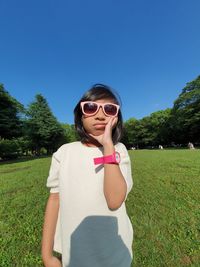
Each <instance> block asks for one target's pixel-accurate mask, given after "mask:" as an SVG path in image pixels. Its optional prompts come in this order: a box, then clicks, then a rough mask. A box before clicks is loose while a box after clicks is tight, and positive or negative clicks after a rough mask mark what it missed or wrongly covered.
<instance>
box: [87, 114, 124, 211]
mask: <svg viewBox="0 0 200 267" xmlns="http://www.w3.org/2000/svg"><path fill="white" fill-rule="evenodd" d="M116 123H117V118H111V119H110V121H109V122H108V124H107V125H106V127H105V131H104V134H102V135H99V136H94V135H92V134H91V136H92V137H93V138H94V139H96V140H97V141H98V142H99V143H100V144H101V145H103V148H104V156H107V155H111V154H113V152H114V151H115V148H114V144H113V141H112V130H113V128H114V127H115V125H116ZM126 192H127V185H126V182H125V180H124V177H123V175H122V173H121V170H120V168H119V165H117V164H104V195H105V198H106V202H107V205H108V207H109V208H110V209H112V210H115V209H118V208H119V207H120V206H121V205H122V203H123V202H124V200H125V197H126Z"/></svg>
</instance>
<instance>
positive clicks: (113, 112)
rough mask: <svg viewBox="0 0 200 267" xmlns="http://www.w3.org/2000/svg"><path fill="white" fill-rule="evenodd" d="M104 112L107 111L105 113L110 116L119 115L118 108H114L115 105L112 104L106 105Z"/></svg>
mask: <svg viewBox="0 0 200 267" xmlns="http://www.w3.org/2000/svg"><path fill="white" fill-rule="evenodd" d="M104 110H105V113H106V114H107V115H108V116H115V115H117V107H116V106H114V105H112V104H108V105H105V106H104Z"/></svg>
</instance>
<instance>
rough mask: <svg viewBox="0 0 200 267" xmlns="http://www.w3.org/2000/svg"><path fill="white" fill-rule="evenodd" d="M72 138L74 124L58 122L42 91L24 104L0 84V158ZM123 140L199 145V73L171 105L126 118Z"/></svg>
mask: <svg viewBox="0 0 200 267" xmlns="http://www.w3.org/2000/svg"><path fill="white" fill-rule="evenodd" d="M75 140H78V136H77V135H76V132H75V129H74V125H69V124H63V123H60V122H59V121H58V120H57V119H56V117H55V116H54V115H53V113H52V111H51V109H50V107H49V105H48V102H47V100H46V99H45V98H44V97H43V96H42V95H41V94H37V95H36V96H35V99H34V100H33V102H31V103H30V104H29V105H28V107H24V106H23V105H22V104H21V103H20V102H19V101H17V100H16V99H15V98H14V97H12V96H11V95H10V94H9V92H8V91H6V90H5V88H4V86H3V84H0V158H1V159H8V158H15V157H18V156H22V155H41V154H51V153H52V152H54V151H55V150H56V149H57V148H58V147H59V146H60V145H62V144H64V143H68V142H73V141H75ZM122 141H123V142H124V144H125V145H126V146H127V147H128V148H130V147H135V148H152V147H158V146H159V145H162V146H168V147H170V146H186V145H187V143H188V142H192V143H194V144H195V145H199V144H200V76H198V77H197V78H196V79H195V80H193V81H191V82H188V83H187V84H186V86H185V87H184V88H183V89H182V92H181V93H180V95H179V96H178V98H177V99H176V100H175V101H174V104H173V107H172V108H167V109H165V110H159V111H156V112H153V113H152V114H150V115H149V116H146V117H144V118H142V119H140V120H138V119H136V118H130V119H129V120H127V121H125V122H124V136H123V140H122Z"/></svg>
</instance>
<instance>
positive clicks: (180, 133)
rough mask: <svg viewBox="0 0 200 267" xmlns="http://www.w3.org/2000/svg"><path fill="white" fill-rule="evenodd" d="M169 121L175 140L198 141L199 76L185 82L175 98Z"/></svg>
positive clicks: (199, 121) (199, 124)
mask: <svg viewBox="0 0 200 267" xmlns="http://www.w3.org/2000/svg"><path fill="white" fill-rule="evenodd" d="M171 121H172V124H173V126H174V127H173V130H174V132H176V136H177V137H178V138H177V140H176V141H178V142H183V143H188V142H189V141H192V142H197V143H199V142H200V134H199V133H200V76H198V77H197V78H196V79H195V80H193V81H191V82H189V83H187V84H186V86H185V87H184V88H183V90H182V92H181V94H180V95H179V97H178V98H177V99H176V100H175V102H174V106H173V110H172V118H171Z"/></svg>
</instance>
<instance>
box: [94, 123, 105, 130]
mask: <svg viewBox="0 0 200 267" xmlns="http://www.w3.org/2000/svg"><path fill="white" fill-rule="evenodd" d="M94 127H95V128H96V129H104V128H105V127H106V124H105V123H95V124H94Z"/></svg>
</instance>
